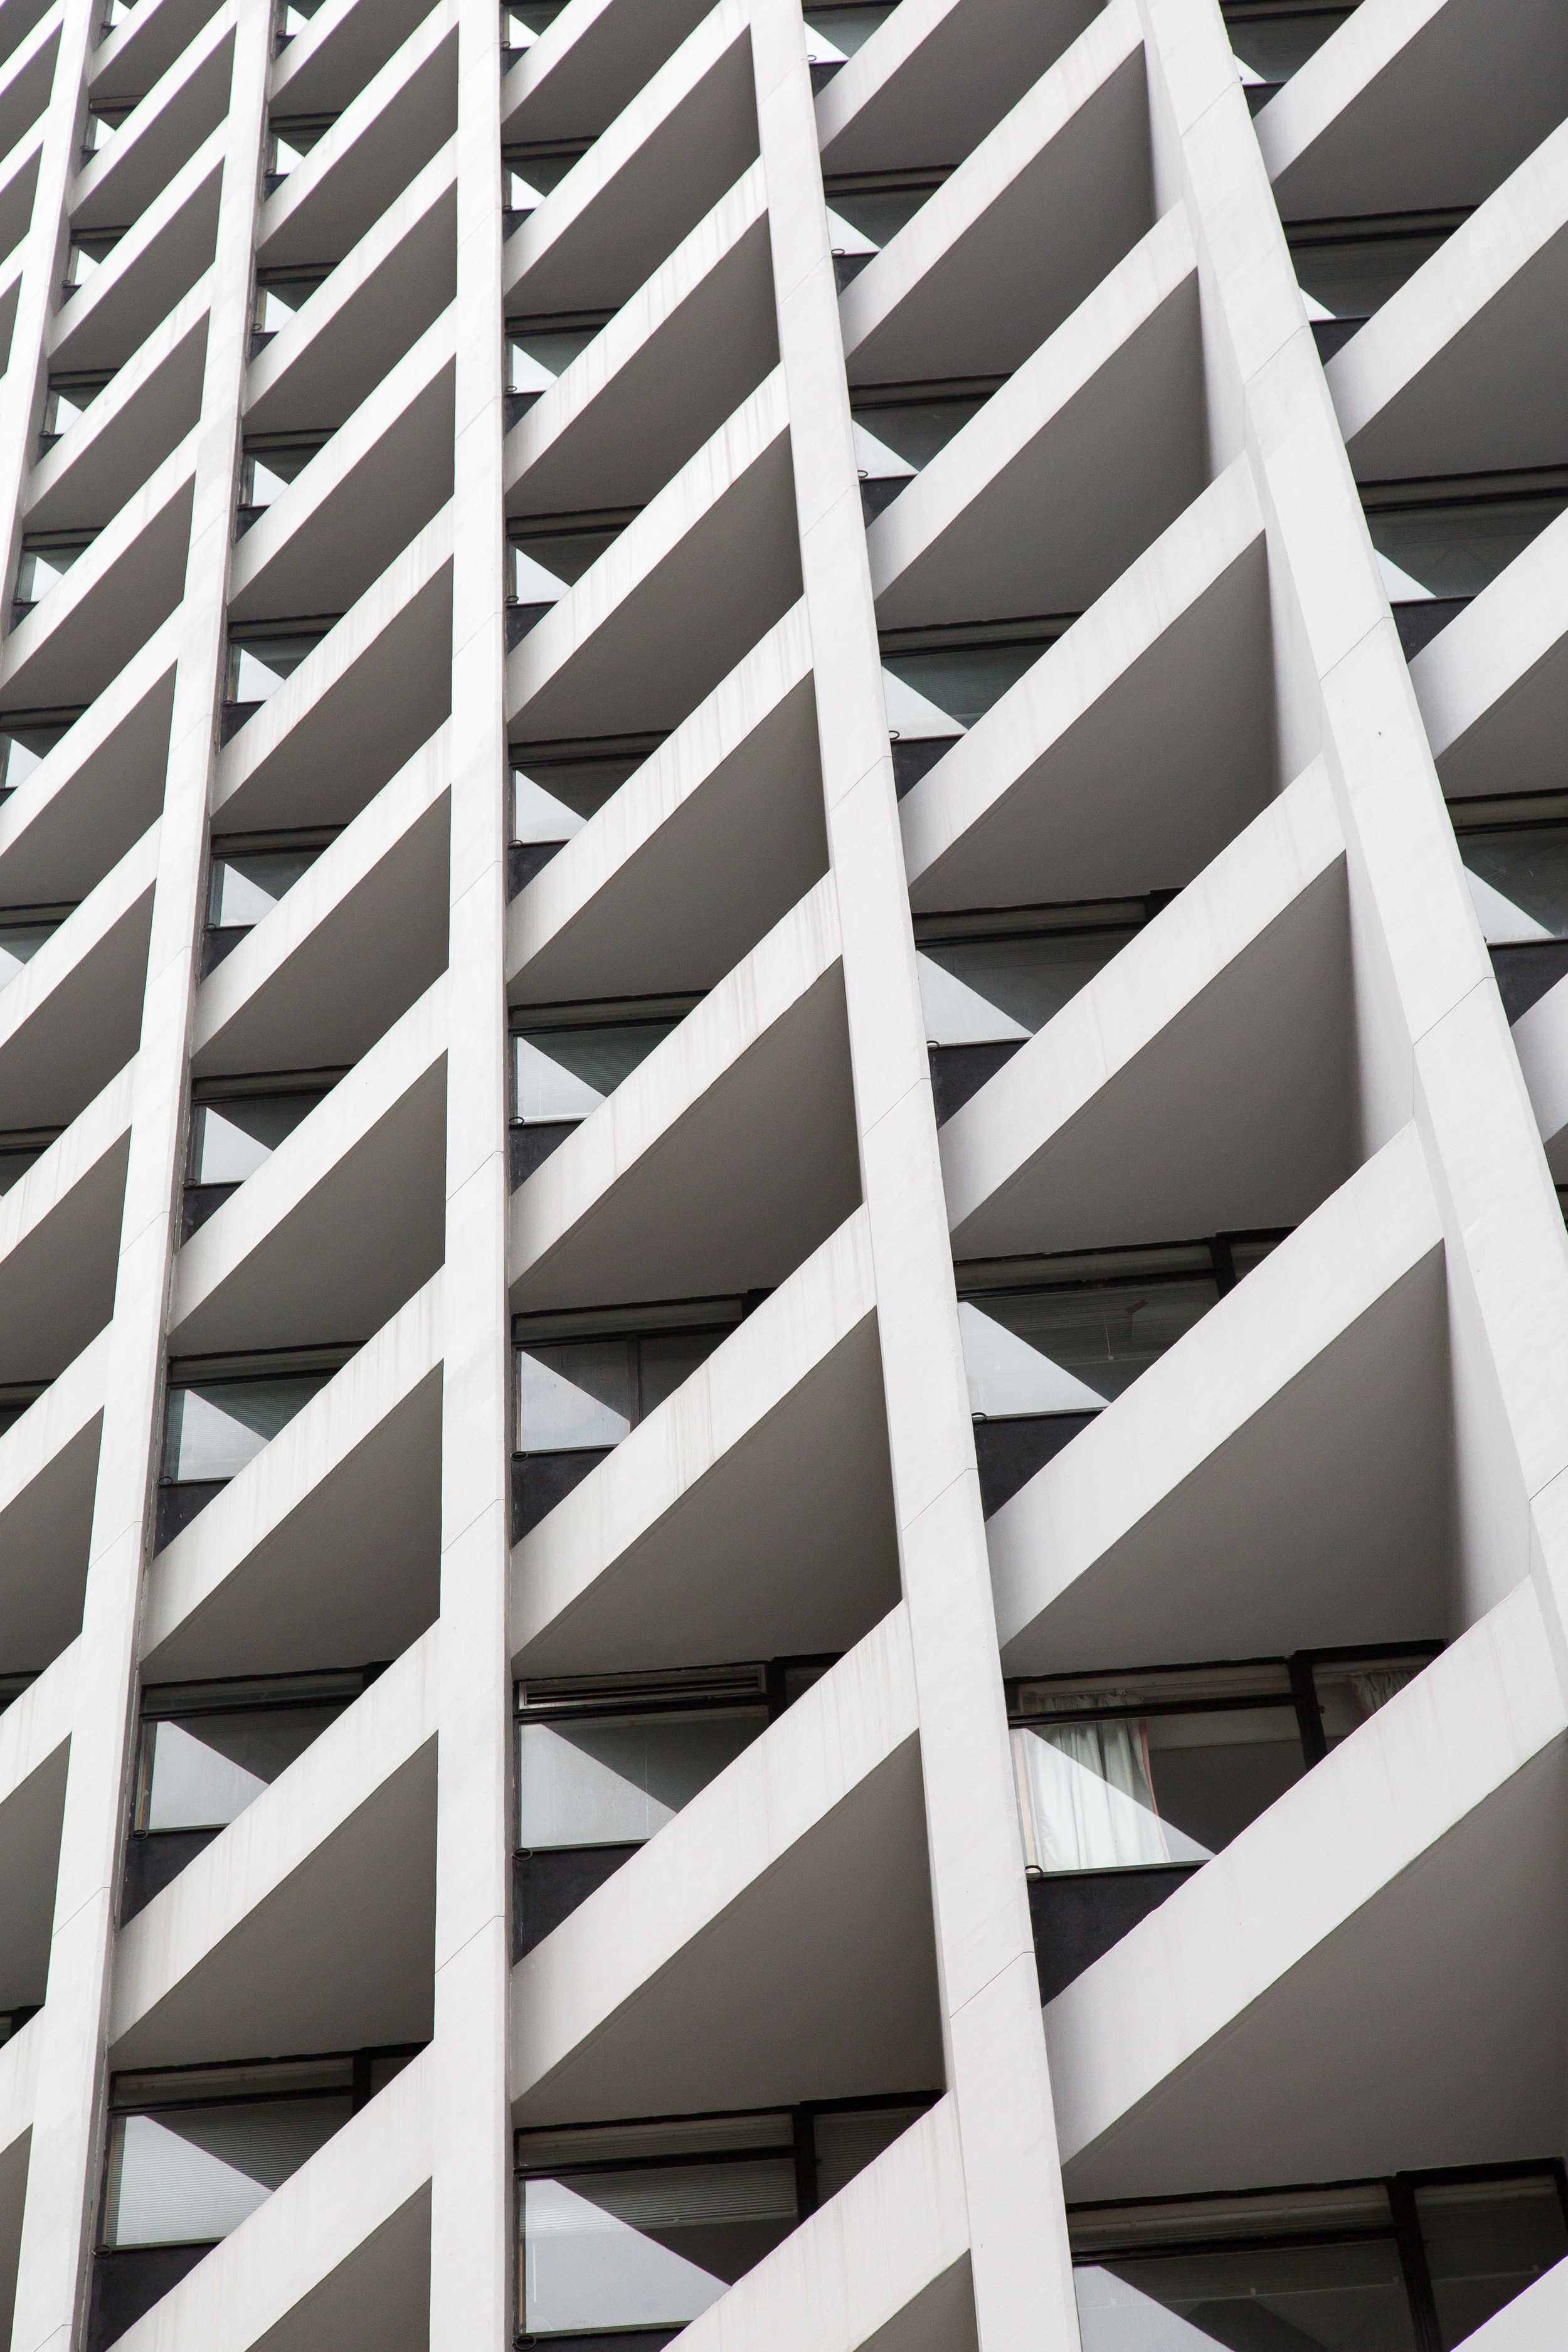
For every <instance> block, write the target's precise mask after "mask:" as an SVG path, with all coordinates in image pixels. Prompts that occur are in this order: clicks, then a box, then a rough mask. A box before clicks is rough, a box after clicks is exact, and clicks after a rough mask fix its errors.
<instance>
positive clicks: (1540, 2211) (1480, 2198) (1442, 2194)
mask: <svg viewBox="0 0 1568 2352" xmlns="http://www.w3.org/2000/svg"><path fill="white" fill-rule="evenodd" d="M1415 2210H1416V2212H1417V2214H1418V2215H1419V2217H1420V2221H1421V2238H1422V2242H1423V2244H1424V2245H1425V2247H1426V2266H1427V2269H1428V2271H1429V2272H1430V2273H1431V2278H1432V2294H1433V2298H1434V2300H1435V2302H1436V2305H1437V2326H1438V2332H1439V2334H1440V2335H1441V2337H1442V2341H1443V2352H1453V2347H1455V2346H1456V2345H1458V2344H1462V2343H1463V2342H1464V2340H1465V2338H1466V2337H1467V2336H1470V2335H1473V2333H1474V2332H1475V2330H1476V2329H1477V2328H1478V2327H1479V2326H1481V2325H1482V2323H1483V2322H1484V2321H1486V2320H1488V2319H1489V2318H1490V2317H1491V2315H1492V2314H1493V2312H1494V2311H1500V2310H1501V2309H1502V2307H1503V2305H1504V2304H1505V2303H1511V2302H1512V2301H1513V2298H1514V2296H1515V2295H1516V2294H1523V2293H1524V2290H1525V2288H1526V2287H1527V2286H1529V2285H1530V2284H1531V2280H1533V2279H1538V2278H1539V2277H1540V2276H1541V2275H1542V2272H1543V2271H1549V2270H1551V2269H1552V2267H1553V2266H1554V2264H1556V2263H1560V2262H1562V2261H1563V2259H1564V2257H1568V2224H1565V2223H1564V2221H1563V2200H1562V2198H1561V2196H1560V2195H1559V2193H1558V2188H1557V2182H1556V2180H1555V2179H1554V2178H1553V2176H1552V2174H1551V2173H1549V2172H1541V2173H1536V2174H1533V2175H1532V2176H1531V2177H1529V2178H1528V2179H1514V2180H1471V2181H1452V2182H1450V2181H1444V2182H1441V2183H1434V2184H1433V2185H1432V2186H1430V2187H1428V2188H1424V2189H1416V2191H1415Z"/></svg>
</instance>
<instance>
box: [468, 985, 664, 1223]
mask: <svg viewBox="0 0 1568 2352" xmlns="http://www.w3.org/2000/svg"><path fill="white" fill-rule="evenodd" d="M701 1001H702V1000H701V997H700V996H690V995H688V996H637V997H624V998H618V999H616V1000H613V1001H610V1002H605V1003H593V1004H558V1005H541V1006H539V1007H538V1008H537V1009H536V1010H534V1011H531V1012H530V1013H527V1014H526V1015H523V1014H519V1015H517V1016H515V1025H514V1026H513V1029H512V1033H511V1117H512V1143H511V1181H512V1184H513V1186H514V1187H515V1186H517V1185H519V1184H521V1183H522V1182H523V1181H525V1180H526V1179H527V1178H528V1177H530V1176H531V1175H532V1173H533V1171H534V1170H535V1169H536V1168H537V1167H539V1166H540V1165H541V1163H542V1161H543V1160H547V1159H548V1158H549V1156H550V1154H551V1153H552V1151H553V1150H555V1149H556V1147H557V1146H558V1145H559V1144H562V1143H563V1142H564V1141H565V1139H566V1138H567V1136H568V1135H570V1134H571V1132H572V1130H573V1129H574V1127H577V1126H580V1125H581V1123H582V1121H583V1120H584V1119H585V1118H591V1117H592V1115H593V1113H594V1112H595V1111H596V1110H597V1109H598V1108H599V1106H600V1104H601V1103H603V1102H605V1101H607V1100H608V1098H609V1097H610V1096H611V1095H612V1094H614V1092H615V1090H616V1087H618V1086H619V1085H620V1083H621V1081H622V1079H623V1078H627V1077H629V1076H631V1074H632V1072H633V1071H634V1070H635V1069H637V1067H638V1066H639V1065H640V1064H641V1063H643V1062H645V1061H646V1060H647V1057H648V1055H650V1054H651V1053H652V1052H653V1049H654V1047H655V1046H656V1045H662V1044H663V1043H664V1040H665V1039H666V1038H667V1037H668V1036H669V1035H670V1034H672V1032H673V1031H675V1030H676V1029H678V1028H679V1026H680V1024H681V1023H682V1022H683V1021H684V1020H685V1018H686V1016H687V1014H688V1013H689V1012H691V1011H692V1009H693V1008H694V1006H696V1005H698V1004H700V1003H701Z"/></svg>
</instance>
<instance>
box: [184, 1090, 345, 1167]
mask: <svg viewBox="0 0 1568 2352" xmlns="http://www.w3.org/2000/svg"><path fill="white" fill-rule="evenodd" d="M320 1101H321V1096H320V1095H316V1094H300V1095H241V1096H237V1097H234V1098H232V1099H230V1100H228V1101H225V1102H219V1103H198V1104H197V1105H196V1106H195V1109H194V1110H193V1111H192V1113H191V1174H190V1181H191V1182H192V1183H193V1184H243V1183H244V1181H245V1180H246V1178H247V1176H254V1174H255V1173H256V1171H257V1170H258V1168H263V1167H265V1166H266V1164H267V1162H268V1160H270V1159H271V1157H272V1154H273V1153H274V1152H275V1151H276V1150H277V1149H278V1146H279V1144H280V1143H281V1142H282V1141H283V1139H284V1138H285V1137H286V1136H289V1135H292V1134H293V1132H294V1129H296V1128H297V1127H298V1126H299V1125H300V1121H301V1119H303V1118H308V1117H309V1115H310V1112H311V1111H313V1110H314V1109H315V1108H316V1105H317V1104H318V1103H319V1102H320Z"/></svg>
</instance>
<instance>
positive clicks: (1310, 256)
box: [1292, 229, 1452, 319]
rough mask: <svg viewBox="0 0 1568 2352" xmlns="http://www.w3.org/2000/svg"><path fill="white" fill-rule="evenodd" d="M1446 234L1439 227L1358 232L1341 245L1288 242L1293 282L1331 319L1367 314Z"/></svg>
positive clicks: (1394, 290)
mask: <svg viewBox="0 0 1568 2352" xmlns="http://www.w3.org/2000/svg"><path fill="white" fill-rule="evenodd" d="M1451 235H1452V231H1451V230H1449V229H1441V230H1437V231H1435V232H1434V233H1433V234H1432V235H1431V236H1357V237H1347V238H1346V239H1345V241H1344V243H1343V244H1341V245H1328V244H1324V245H1302V246H1299V247H1292V252H1293V256H1294V259H1295V263H1296V278H1297V282H1298V284H1299V285H1300V289H1301V291H1302V293H1303V294H1306V295H1309V296H1310V298H1311V299H1312V300H1313V301H1314V302H1316V303H1318V304H1320V305H1321V310H1323V311H1325V312H1326V313H1327V314H1328V316H1329V317H1330V318H1332V319H1370V318H1371V316H1372V314H1373V311H1374V310H1381V309H1382V307H1383V305H1384V303H1385V302H1386V301H1387V300H1388V299H1389V298H1390V296H1392V295H1394V294H1397V293H1398V291H1399V289H1400V288H1401V287H1402V286H1403V285H1405V283H1406V281H1407V280H1408V279H1409V278H1414V276H1415V272H1416V271H1417V270H1418V269H1419V268H1421V267H1422V265H1423V263H1425V262H1427V261H1430V259H1431V258H1432V256H1433V255H1434V254H1435V253H1438V252H1440V251H1441V250H1442V248H1443V247H1444V246H1445V245H1446V244H1447V241H1448V238H1449V236H1451Z"/></svg>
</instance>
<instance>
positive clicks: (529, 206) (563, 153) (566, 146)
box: [500, 139, 594, 236]
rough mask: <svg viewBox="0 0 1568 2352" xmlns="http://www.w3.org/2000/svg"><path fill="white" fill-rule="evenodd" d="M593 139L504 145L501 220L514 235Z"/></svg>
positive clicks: (502, 151)
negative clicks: (515, 230) (531, 144)
mask: <svg viewBox="0 0 1568 2352" xmlns="http://www.w3.org/2000/svg"><path fill="white" fill-rule="evenodd" d="M593 143H594V142H593V141H592V140H591V139H552V140H547V141H545V142H543V143H542V144H536V145H533V146H528V147H503V148H502V149H501V159H500V177H501V195H500V202H501V223H502V230H503V234H504V235H506V236H510V235H511V232H512V230H513V229H515V228H521V226H522V224H523V222H524V221H525V220H526V219H527V218H528V216H529V214H530V213H532V212H537V211H538V209H539V207H540V205H542V203H543V202H544V199H545V197H546V196H547V195H549V194H551V192H552V189H555V188H558V187H559V186H560V185H561V183H562V181H563V179H564V178H565V177H566V174H567V173H568V172H569V171H570V170H571V169H572V166H573V164H574V163H576V162H577V161H578V159H579V157H581V156H584V155H585V154H586V153H587V152H588V150H589V148H590V147H591V146H592V145H593Z"/></svg>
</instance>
